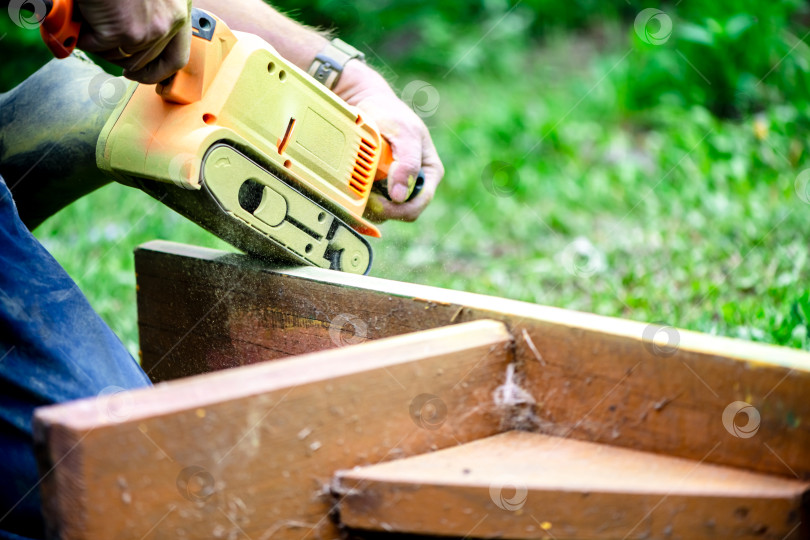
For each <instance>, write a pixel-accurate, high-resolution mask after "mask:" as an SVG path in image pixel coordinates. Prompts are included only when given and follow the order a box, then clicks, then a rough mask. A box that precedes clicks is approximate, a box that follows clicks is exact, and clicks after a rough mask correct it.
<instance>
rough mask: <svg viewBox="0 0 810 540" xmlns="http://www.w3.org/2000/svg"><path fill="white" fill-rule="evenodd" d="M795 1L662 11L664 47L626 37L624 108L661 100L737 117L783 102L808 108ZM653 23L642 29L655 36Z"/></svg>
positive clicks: (802, 30) (724, 1)
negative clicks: (629, 49) (629, 43)
mask: <svg viewBox="0 0 810 540" xmlns="http://www.w3.org/2000/svg"><path fill="white" fill-rule="evenodd" d="M807 12H808V8H807V4H806V3H805V2H802V1H801V0H788V1H780V2H760V1H757V0H718V1H716V2H682V3H679V4H677V6H676V7H672V8H668V9H665V17H668V18H670V19H671V24H672V35H671V37H670V39H667V40H666V42H665V43H662V44H655V43H649V40H645V38H644V37H643V36H644V34H643V33H642V34H641V35H639V32H638V31H637V29H635V30H636V31H634V32H633V34H634V35H633V46H634V49H635V52H636V53H637V54H634V55H633V56H632V57H631V58H632V61H631V65H630V66H629V67H628V70H627V75H628V77H627V80H626V85H627V88H626V95H627V103H626V104H627V106H628V107H629V108H631V109H645V108H648V107H650V106H651V105H654V104H657V103H661V102H664V101H676V102H678V103H681V104H684V105H691V104H701V105H704V106H707V107H709V108H710V109H711V110H712V111H714V112H715V113H716V114H718V115H720V116H727V117H739V116H740V115H742V114H744V113H748V112H752V111H758V110H762V109H763V108H765V107H767V106H768V105H771V104H774V103H780V102H783V101H786V100H787V101H791V102H794V103H795V102H797V101H802V102H807V100H808V95H810V94H808V90H810V49H808V47H807V44H806V43H805V42H804V41H803V40H804V38H806V37H807V35H806V32H807V28H806V27H804V26H803V25H802V24H800V23H799V22H798V21H800V20H802V19H803V18H804V17H806V16H807ZM658 24H659V23H658V21H655V20H652V21H650V27H648V30H649V31H651V32H652V33H653V34H654V33H655V32H658V31H660V26H658Z"/></svg>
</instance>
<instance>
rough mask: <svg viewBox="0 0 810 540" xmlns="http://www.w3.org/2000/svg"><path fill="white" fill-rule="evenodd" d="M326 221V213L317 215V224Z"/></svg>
mask: <svg viewBox="0 0 810 540" xmlns="http://www.w3.org/2000/svg"><path fill="white" fill-rule="evenodd" d="M325 219H326V212H321V213H320V214H318V223H323V220H325Z"/></svg>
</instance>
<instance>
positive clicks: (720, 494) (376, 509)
mask: <svg viewBox="0 0 810 540" xmlns="http://www.w3.org/2000/svg"><path fill="white" fill-rule="evenodd" d="M809 487H810V484H808V483H807V482H800V481H798V480H789V479H784V478H781V477H777V476H769V475H763V474H756V473H751V472H747V471H741V470H739V469H732V468H729V467H721V466H717V465H707V464H705V463H700V462H697V461H691V460H686V459H681V458H672V457H667V456H660V455H656V454H650V453H645V452H639V451H636V450H627V449H623V448H617V447H611V446H607V445H602V444H595V443H589V442H582V441H574V440H571V439H562V438H558V437H550V436H547V435H540V434H535V433H525V432H518V431H512V432H508V433H503V434H501V435H496V436H493V437H489V438H487V439H482V440H479V441H475V442H471V443H468V444H465V445H461V446H456V447H453V448H447V449H444V450H440V451H438V452H433V453H429V454H424V455H420V456H415V457H410V458H406V459H401V460H396V461H391V462H388V463H382V464H379V465H372V466H369V467H362V468H359V469H354V470H351V471H342V472H339V473H338V474H337V475H336V492H337V493H339V494H340V495H341V498H340V502H339V505H338V510H339V512H340V518H341V521H342V523H343V524H344V525H346V526H347V527H350V528H358V529H370V530H377V531H390V532H398V533H410V534H425V535H437V536H438V535H441V536H450V537H464V538H467V537H473V538H516V539H517V538H520V539H522V538H526V539H529V538H556V539H558V540H562V539H579V540H583V539H647V538H689V539H692V540H710V539H716V538H723V539H748V540H759V539H763V538H773V539H778V540H786V539H798V538H807V534H808V532H810V529H808V528H806V521H807V518H808V516H807V515H806V514H803V512H806V510H807V509H803V508H802V497H803V496H804V494H805V493H807V490H808V488H809ZM803 522H804V523H805V528H804V529H802V523H803Z"/></svg>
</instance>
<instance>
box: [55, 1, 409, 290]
mask: <svg viewBox="0 0 810 540" xmlns="http://www.w3.org/2000/svg"><path fill="white" fill-rule="evenodd" d="M48 7H49V12H48V15H47V17H46V18H45V20H44V21H43V25H42V27H41V32H42V35H43V38H44V39H45V41H46V43H47V44H48V46H49V47H50V48H51V50H52V51H53V52H54V54H55V55H56V56H57V57H59V56H66V55H67V54H69V52H70V50H72V48H73V46H75V43H76V40H77V38H78V33H79V32H80V28H81V26H80V25H81V23H80V21H78V20H77V17H76V14H75V13H72V12H71V10H72V3H71V2H69V1H55V2H49V5H48ZM192 25H193V37H192V44H191V55H190V60H189V63H188V65H187V66H186V67H185V68H184V69H183V70H181V71H180V72H178V73H177V74H176V75H175V76H174V77H173V78H171V79H170V80H169V81H166V82H164V83H163V84H160V85H157V86H155V85H143V84H137V83H132V84H131V85H130V86H129V87H128V91H127V94H126V96H125V97H124V99H122V100H121V102H120V103H119V104H118V106H117V108H116V109H115V110H114V111H113V113H112V115H111V116H110V119H109V120H108V122H107V124H106V126H105V127H104V129H103V131H102V133H101V136H100V138H99V141H98V145H97V150H96V161H97V164H98V166H99V168H100V169H102V170H104V171H107V172H109V173H110V174H112V175H113V176H114V177H115V178H116V179H117V180H118V181H119V182H121V183H123V184H127V185H130V186H135V187H138V188H140V189H142V190H143V191H145V192H146V193H149V194H150V195H152V196H153V197H155V198H157V199H159V200H160V201H162V202H163V203H164V204H166V205H168V206H169V207H171V208H173V209H174V210H176V211H177V212H179V213H180V214H182V215H184V216H185V217H187V218H189V219H190V220H192V221H193V222H195V223H197V224H199V225H200V226H202V227H204V228H206V229H207V230H209V231H211V232H212V233H214V234H215V235H217V236H219V237H220V238H222V239H224V240H225V241H227V242H229V243H230V244H232V245H234V246H235V247H237V248H239V249H241V250H243V251H245V252H247V253H250V254H253V255H256V256H259V257H262V258H265V259H271V260H275V261H284V262H293V263H297V264H306V265H314V266H318V267H321V268H331V269H334V270H341V271H346V272H352V273H358V274H364V273H367V272H368V270H369V269H370V266H371V259H372V250H371V247H370V246H369V244H368V242H367V241H366V239H365V238H364V236H363V235H366V236H372V237H379V236H380V232H379V230H378V229H377V228H376V227H375V226H374V225H373V224H372V223H370V222H368V221H367V220H366V219H364V218H363V212H364V211H365V208H366V205H367V203H368V199H369V196H370V194H371V191H372V189H375V190H378V191H381V192H383V193H385V185H386V180H385V179H386V176H387V173H388V168H389V166H390V164H391V162H392V159H393V158H392V154H391V148H390V146H389V145H388V143H387V141H386V140H385V138H383V137H382V136H381V134H380V132H379V130H378V129H377V127H376V126H375V125H374V123H373V122H372V121H370V120H369V119H366V118H364V117H363V116H362V115H361V114H360V111H359V110H358V109H356V108H354V107H351V106H349V105H348V104H346V103H345V102H343V101H342V100H341V99H340V98H339V97H338V96H337V95H335V94H334V93H332V92H331V91H330V90H328V89H327V88H325V87H324V86H322V85H321V84H320V83H318V82H317V81H316V80H315V79H314V78H312V77H311V76H309V75H308V74H307V73H305V72H304V71H303V70H301V69H299V68H298V67H297V66H295V65H293V64H291V63H290V62H288V61H286V60H285V59H284V58H282V57H281V56H280V55H279V54H278V53H277V52H276V51H275V49H273V47H272V46H270V45H269V44H268V43H267V42H265V41H264V40H263V39H261V38H259V37H258V36H255V35H252V34H247V33H243V32H237V31H233V30H231V29H230V28H228V26H227V25H226V24H225V23H224V22H223V21H221V20H219V19H218V18H217V17H215V16H213V15H212V14H209V13H207V12H204V11H202V10H199V9H196V8H194V9H193V10H192ZM422 181H423V180H422V177H421V174H420V177H419V178H417V179H415V180H414V181H413V182H412V185H411V186H410V189H411V194H410V197H409V198H413V196H415V195H416V194H417V193H418V191H419V189H420V188H421V183H422Z"/></svg>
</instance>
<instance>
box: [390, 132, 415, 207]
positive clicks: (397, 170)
mask: <svg viewBox="0 0 810 540" xmlns="http://www.w3.org/2000/svg"><path fill="white" fill-rule="evenodd" d="M416 146H419V145H415V144H411V145H396V143H395V142H394V141H391V150H392V152H393V155H394V161H393V162H392V163H391V167H390V168H389V169H388V194H389V195H390V196H391V200H392V201H394V202H395V203H403V202H405V199H407V198H408V188H409V186H410V184H411V183H412V182H413V180H414V179H415V178H416V177H417V176H418V175H419V168H420V167H421V165H422V148H421V146H420V147H418V148H417V147H416Z"/></svg>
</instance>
